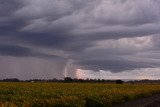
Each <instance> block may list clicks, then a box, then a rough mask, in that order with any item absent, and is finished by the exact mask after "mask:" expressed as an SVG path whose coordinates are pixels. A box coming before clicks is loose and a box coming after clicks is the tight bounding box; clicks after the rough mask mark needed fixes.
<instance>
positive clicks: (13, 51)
mask: <svg viewBox="0 0 160 107" xmlns="http://www.w3.org/2000/svg"><path fill="white" fill-rule="evenodd" d="M0 55H2V56H13V57H38V58H48V59H49V58H51V59H54V60H56V59H61V60H62V59H63V60H66V59H65V58H63V57H60V56H56V55H49V54H45V53H41V52H36V51H35V52H34V51H33V50H31V49H30V48H26V47H22V46H17V45H0Z"/></svg>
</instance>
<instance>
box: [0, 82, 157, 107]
mask: <svg viewBox="0 0 160 107" xmlns="http://www.w3.org/2000/svg"><path fill="white" fill-rule="evenodd" d="M159 92H160V85H158V84H153V85H151V84H148V85H147V84H134V85H132V84H106V83H25V82H18V83H11V82H6V83H4V82H1V83H0V106H6V107H7V106H8V107H10V106H11V107H14V106H15V107H16V106H18V107H53V106H54V107H97V106H98V107H108V106H111V105H113V104H117V103H124V102H125V101H130V100H133V99H137V98H141V97H145V96H149V95H152V94H154V93H159Z"/></svg>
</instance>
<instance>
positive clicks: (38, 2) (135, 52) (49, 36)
mask: <svg viewBox="0 0 160 107" xmlns="http://www.w3.org/2000/svg"><path fill="white" fill-rule="evenodd" d="M159 29H160V1H159V0H134V1H131V0H45V1H42V0H12V1H11V0H1V1H0V56H1V57H2V59H6V60H12V62H13V63H14V60H15V62H16V63H20V62H23V64H26V63H28V62H30V63H33V65H34V63H36V64H35V65H36V66H35V67H34V66H30V67H28V69H29V70H30V71H32V72H33V73H34V75H33V76H32V75H30V76H28V78H35V77H36V78H43V76H36V75H38V74H39V73H38V72H37V70H35V69H36V68H37V67H38V66H39V67H40V68H41V69H38V70H41V71H39V72H41V74H42V73H43V74H45V73H46V76H45V77H44V78H51V77H50V76H49V75H48V74H50V73H47V72H53V74H59V75H55V76H54V75H53V78H54V77H56V78H62V77H63V76H64V74H63V73H64V70H65V69H66V67H65V66H67V69H68V70H67V72H68V76H72V77H75V76H76V70H77V69H81V70H90V71H92V72H93V73H94V72H95V71H98V72H99V71H101V70H103V71H106V72H108V71H110V72H112V73H121V72H134V71H135V70H138V69H152V70H153V69H154V68H155V69H156V70H157V69H158V68H159V66H160V56H159V53H160V48H159V47H160V30H159ZM22 59H26V60H23V61H22ZM35 59H36V60H37V61H34V60H35ZM28 60H29V61H28ZM39 60H41V61H42V62H41V63H39V65H38V61H39ZM47 61H48V62H47ZM49 62H50V64H49ZM52 63H54V65H56V66H54V67H52ZM67 63H69V64H67ZM4 64H5V65H6V64H7V62H5V61H4V60H2V61H1V62H0V65H1V66H3V65H4ZM42 65H44V66H42ZM45 65H46V66H45ZM5 67H6V68H5ZM5 67H3V69H1V68H2V67H0V69H1V70H0V73H1V74H3V75H6V76H5V77H7V75H10V76H12V75H11V74H15V73H16V74H17V75H18V74H21V78H23V76H24V75H22V74H23V73H24V74H30V72H29V71H28V73H27V70H26V69H27V68H26V67H22V66H21V67H20V66H19V65H16V64H9V65H8V66H7V65H6V66H5ZM14 67H17V68H21V69H15V71H11V69H12V68H14ZM8 68H10V69H8ZM43 68H45V70H44V69H43ZM34 70H35V71H34ZM42 70H43V71H42ZM5 72H6V73H5ZM9 72H10V73H9ZM11 72H12V73H11ZM13 72H14V73H13ZM47 75H48V77H47ZM60 75H61V76H60ZM137 75H138V74H137ZM13 76H15V75H13ZM18 77H20V76H18ZM106 78H107V77H106Z"/></svg>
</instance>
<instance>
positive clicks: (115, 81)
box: [0, 77, 160, 84]
mask: <svg viewBox="0 0 160 107" xmlns="http://www.w3.org/2000/svg"><path fill="white" fill-rule="evenodd" d="M0 82H67V83H71V82H80V83H85V82H90V83H117V84H123V83H124V81H123V80H120V79H118V80H107V79H89V78H88V79H77V78H71V77H65V78H64V79H56V78H54V79H29V80H19V79H18V78H6V79H2V80H0ZM125 83H131V84H134V83H160V80H149V79H144V80H131V81H125Z"/></svg>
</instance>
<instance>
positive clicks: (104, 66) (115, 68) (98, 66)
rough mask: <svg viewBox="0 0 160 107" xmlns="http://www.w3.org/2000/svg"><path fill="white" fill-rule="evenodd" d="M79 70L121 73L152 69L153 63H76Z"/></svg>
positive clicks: (116, 61)
mask: <svg viewBox="0 0 160 107" xmlns="http://www.w3.org/2000/svg"><path fill="white" fill-rule="evenodd" d="M77 64H78V65H79V66H81V67H80V68H81V69H87V70H95V71H99V70H109V71H111V72H121V71H125V70H134V69H140V68H152V67H156V66H159V65H160V64H159V65H158V64H157V65H156V66H155V64H154V63H147V62H146V63H144V62H136V61H129V60H122V59H121V60H85V61H80V62H77Z"/></svg>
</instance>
